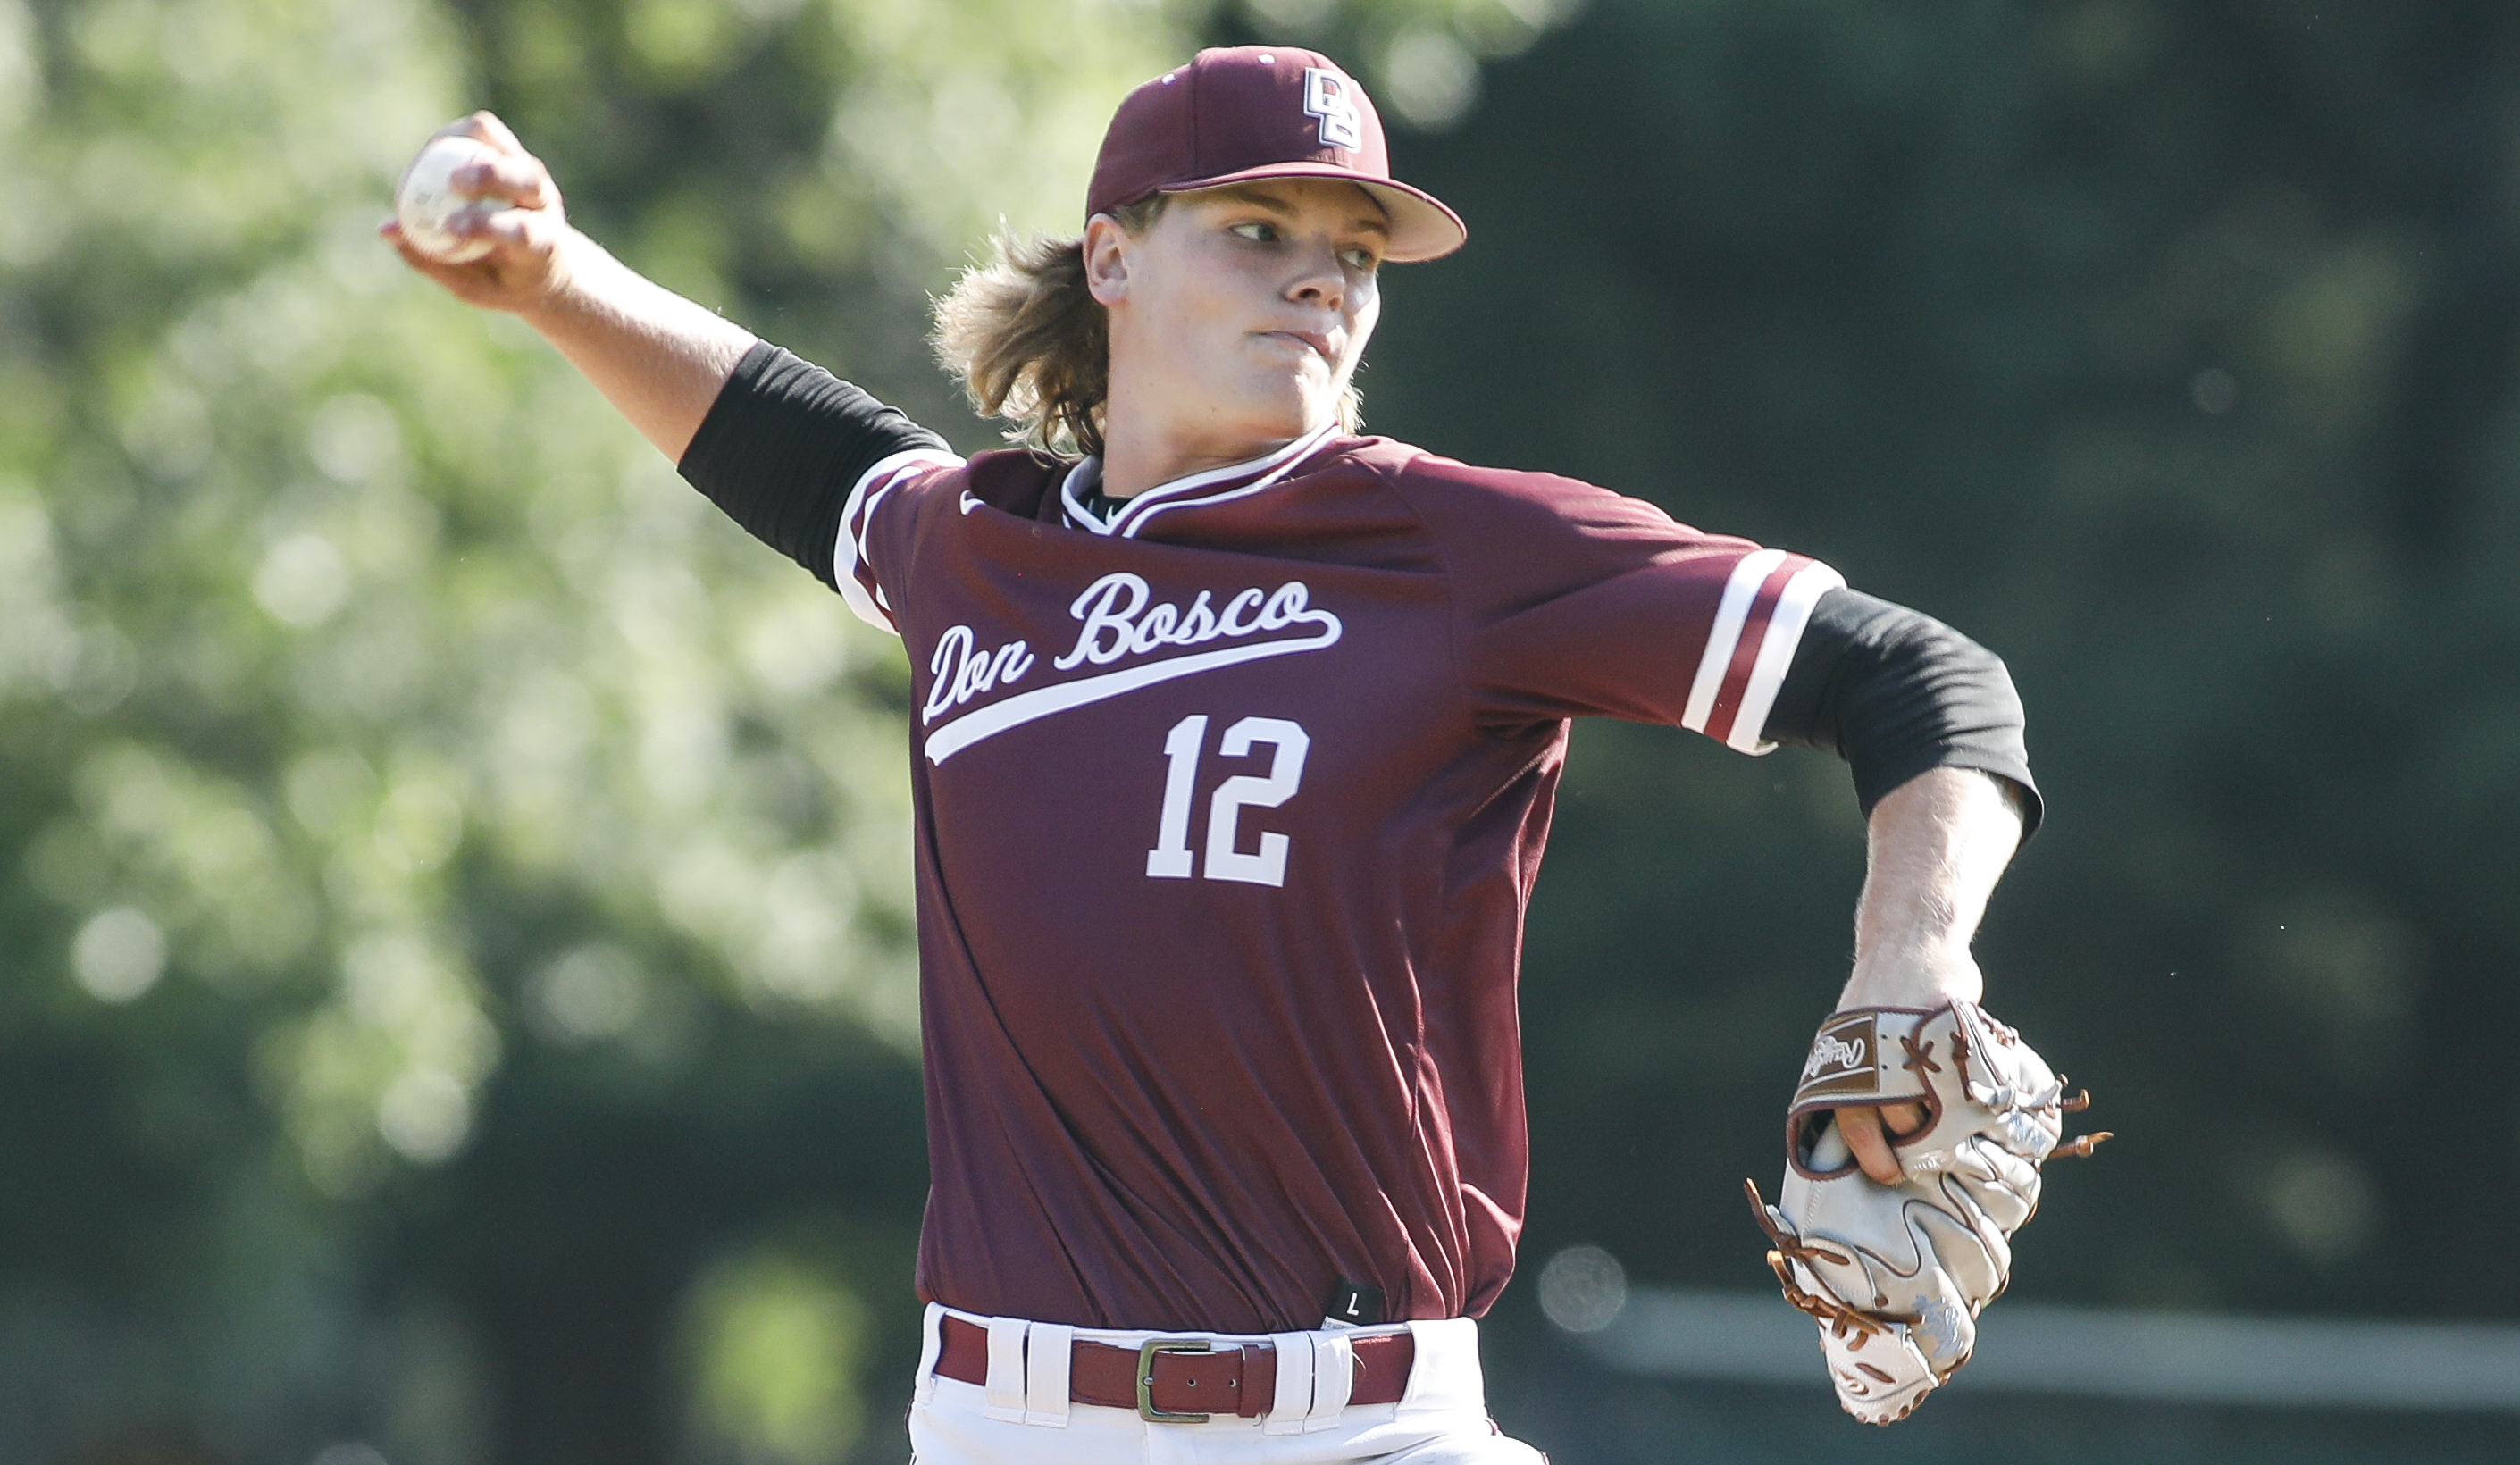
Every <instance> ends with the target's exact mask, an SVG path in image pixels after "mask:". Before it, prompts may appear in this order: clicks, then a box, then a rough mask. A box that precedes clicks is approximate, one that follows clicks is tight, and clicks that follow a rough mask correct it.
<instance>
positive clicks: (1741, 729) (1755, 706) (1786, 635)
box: [1724, 559, 1846, 758]
mask: <svg viewBox="0 0 2520 1465" xmlns="http://www.w3.org/2000/svg"><path fill="white" fill-rule="evenodd" d="M1845 584H1846V577H1845V576H1844V575H1841V574H1839V573H1838V572H1837V571H1835V570H1833V569H1830V568H1829V567H1828V566H1827V565H1824V564H1823V563H1821V562H1820V561H1819V560H1817V559H1815V560H1813V561H1812V562H1811V563H1809V564H1807V565H1804V566H1803V567H1802V568H1801V569H1800V570H1797V571H1796V572H1795V573H1794V577H1793V578H1792V579H1790V580H1788V581H1786V582H1785V588H1784V590H1783V591H1782V592H1781V593H1780V594H1779V595H1778V597H1777V604H1776V608H1775V609H1773V610H1771V611H1770V612H1768V625H1767V631H1766V634H1765V635H1763V636H1762V637H1761V638H1760V641H1759V657H1758V660H1757V661H1755V662H1753V663H1752V664H1751V667H1750V685H1749V686H1748V687H1746V688H1743V689H1742V692H1741V710H1740V712H1739V713H1737V714H1735V715H1734V717H1733V733H1732V735H1731V736H1729V737H1727V738H1726V739H1725V740H1724V743H1725V746H1727V747H1730V748H1733V749H1734V750H1736V751H1739V752H1743V753H1747V754H1749V755H1750V756H1752V757H1754V758H1755V757H1758V756H1760V755H1761V754H1764V753H1772V752H1775V751H1776V748H1777V745H1776V744H1775V743H1773V742H1768V741H1765V740H1764V739H1763V738H1762V737H1761V735H1760V734H1761V733H1764V732H1765V731H1766V730H1767V726H1768V713H1769V712H1770V711H1771V710H1773V709H1774V708H1775V707H1776V705H1777V692H1778V689H1779V688H1782V687H1783V686H1784V685H1785V672H1786V670H1787V669H1788V668H1790V667H1791V666H1792V665H1793V664H1794V649H1795V647H1797V646H1799V645H1801V644H1802V639H1803V627H1804V626H1806V625H1808V624H1810V622H1811V613H1812V606H1813V605H1815V604H1817V603H1818V602H1819V600H1820V598H1821V597H1823V596H1824V595H1826V594H1828V593H1829V592H1830V591H1832V590H1836V589H1838V588H1840V587H1842V586H1844V585H1845ZM1728 588H1729V587H1728Z"/></svg>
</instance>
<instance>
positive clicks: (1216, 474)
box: [1058, 418, 1339, 539]
mask: <svg viewBox="0 0 2520 1465" xmlns="http://www.w3.org/2000/svg"><path fill="white" fill-rule="evenodd" d="M1338 431H1339V422H1338V420H1337V419H1336V418H1332V419H1331V420H1330V421H1328V422H1324V423H1322V424H1321V425H1320V426H1318V427H1316V428H1314V429H1313V430H1312V431H1310V432H1307V433H1305V434H1304V435H1303V436H1301V437H1299V438H1296V439H1295V440H1294V441H1293V442H1290V443H1288V444H1286V445H1285V446H1284V447H1283V448H1279V449H1276V450H1275V451H1273V452H1269V453H1264V454H1262V455H1261V456H1259V457H1257V458H1254V459H1251V460H1249V461H1248V462H1245V463H1237V464H1231V465H1228V466H1225V467H1221V468H1209V469H1207V470H1206V471H1204V472H1198V473H1191V474H1189V475H1187V476H1185V477H1180V478H1175V479H1173V480H1172V481H1171V482H1168V483H1159V484H1157V485H1155V486H1154V487H1153V488H1150V489H1148V490H1146V491H1145V492H1143V493H1141V494H1139V495H1138V496H1137V497H1135V498H1133V499H1131V500H1129V501H1128V502H1127V503H1126V504H1123V505H1121V506H1120V508H1119V509H1118V510H1117V511H1115V512H1113V513H1112V515H1111V516H1110V517H1109V518H1108V519H1101V518H1097V517H1095V516H1094V515H1093V514H1091V513H1089V512H1087V511H1086V509H1085V494H1086V492H1087V491H1088V490H1090V489H1092V488H1093V487H1094V485H1095V484H1097V483H1100V482H1102V459H1100V458H1088V459H1086V460H1085V461H1084V462H1082V463H1080V464H1078V465H1077V466H1074V467H1072V468H1070V469H1068V470H1067V478H1066V481H1065V482H1063V483H1061V484H1060V485H1059V487H1058V498H1059V503H1060V505H1061V507H1063V508H1064V509H1065V510H1066V511H1067V521H1068V522H1069V523H1070V524H1072V525H1074V526H1076V527H1077V528H1080V529H1087V530H1091V531H1092V532H1094V533H1096V534H1106V535H1107V534H1117V535H1119V536H1120V537H1121V538H1123V539H1135V538H1137V537H1138V531H1139V530H1141V529H1144V528H1145V527H1147V521H1148V519H1151V518H1153V517H1154V516H1155V515H1156V514H1159V513H1161V512H1163V511H1165V510H1167V509H1187V508H1190V507H1192V506H1193V505H1198V504H1222V503H1224V502H1225V501H1227V500H1228V499H1238V498H1241V497H1242V496H1243V495H1245V494H1256V493H1258V492H1259V491H1260V490H1262V489H1264V488H1267V487H1268V486H1270V485H1271V484H1273V483H1276V482H1277V481H1278V480H1279V479H1281V478H1283V477H1285V476H1286V475H1287V474H1288V473H1291V472H1293V471H1294V470H1295V468H1296V466H1297V465H1299V464H1301V463H1302V462H1303V461H1304V460H1305V459H1306V458H1309V457H1311V456H1312V453H1313V450H1314V449H1316V448H1318V447H1320V446H1321V445H1322V444H1323V443H1325V442H1328V440H1329V439H1330V438H1331V437H1333V436H1335V435H1336V434H1337V432H1338ZM1254 472H1257V473H1259V474H1260V476H1259V477H1257V478H1254V479H1252V480H1251V481H1250V482H1248V483H1237V484H1236V485H1235V486H1234V487H1233V488H1229V489H1227V490H1225V491H1224V492H1222V493H1213V494H1206V495H1203V496H1201V497H1198V498H1188V497H1185V495H1189V494H1193V493H1196V492H1197V491H1198V490H1199V489H1202V488H1206V487H1208V486H1210V485H1212V484H1217V483H1224V482H1230V481H1232V480H1235V479H1238V478H1242V477H1244V476H1246V475H1248V474H1251V473H1254Z"/></svg>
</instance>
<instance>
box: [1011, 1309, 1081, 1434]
mask: <svg viewBox="0 0 2520 1465" xmlns="http://www.w3.org/2000/svg"><path fill="white" fill-rule="evenodd" d="M1075 1344H1076V1329H1075V1328H1073V1327H1071V1326H1069V1325H1068V1324H1066V1323H1063V1322H1036V1323H1034V1324H1032V1325H1031V1326H1030V1327H1029V1328H1026V1329H1025V1330H1024V1410H1023V1422H1024V1423H1026V1424H1041V1425H1048V1426H1049V1427H1050V1428H1052V1429H1055V1430H1063V1429H1065V1428H1067V1404H1068V1398H1067V1368H1068V1364H1069V1363H1070V1362H1072V1361H1074V1358H1075V1354H1074V1351H1073V1350H1074V1348H1075Z"/></svg>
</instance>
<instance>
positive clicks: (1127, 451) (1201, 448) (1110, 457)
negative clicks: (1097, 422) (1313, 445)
mask: <svg viewBox="0 0 2520 1465" xmlns="http://www.w3.org/2000/svg"><path fill="white" fill-rule="evenodd" d="M1132 425H1133V424H1130V423H1128V422H1127V421H1126V419H1124V418H1123V419H1118V420H1115V421H1113V422H1111V424H1110V425H1109V426H1108V427H1106V428H1105V429H1104V432H1103V443H1102V483H1101V485H1100V487H1101V490H1102V496H1103V497H1104V498H1106V499H1134V498H1136V497H1137V496H1138V495H1140V494H1142V493H1145V492H1146V491H1147V490H1148V489H1150V488H1160V487H1162V486H1163V485H1164V484H1167V483H1170V482H1172V481H1173V480H1174V479H1176V478H1187V477H1189V476H1190V475H1191V474H1193V473H1203V472H1206V471H1207V470H1208V469H1210V468H1222V467H1232V466H1234V465H1236V464H1238V463H1249V462H1250V461H1252V460H1253V459H1255V458H1266V457H1268V456H1269V455H1270V454H1271V453H1274V452H1276V451H1277V450H1278V449H1280V448H1283V447H1284V446H1285V445H1286V444H1288V443H1290V442H1293V441H1294V440H1295V439H1296V438H1297V437H1300V436H1302V435H1303V434H1302V433H1301V432H1297V433H1266V432H1262V433H1257V434H1255V433H1252V432H1248V431H1244V432H1231V431H1213V430H1211V431H1196V430H1165V429H1162V428H1153V429H1149V428H1146V427H1138V428H1137V429H1136V430H1134V431H1133V430H1131V426H1132ZM1306 430H1310V429H1306Z"/></svg>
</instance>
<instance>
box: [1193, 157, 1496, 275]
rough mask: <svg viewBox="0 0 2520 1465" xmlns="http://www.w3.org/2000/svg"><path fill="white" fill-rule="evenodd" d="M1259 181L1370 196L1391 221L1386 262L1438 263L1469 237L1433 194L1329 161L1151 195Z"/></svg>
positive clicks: (1249, 171) (1269, 167)
mask: <svg viewBox="0 0 2520 1465" xmlns="http://www.w3.org/2000/svg"><path fill="white" fill-rule="evenodd" d="M1264 178H1336V179H1339V180H1340V181H1342V182H1346V183H1353V184H1355V185H1356V186H1358V187H1359V188H1362V189H1364V190H1365V191H1366V192H1367V193H1369V194H1372V195H1373V198H1374V201H1376V202H1378V203H1380V204H1381V205H1382V208H1383V212H1385V213H1386V214H1388V215H1390V217H1391V240H1390V243H1389V244H1386V245H1385V246H1384V248H1383V251H1382V257H1383V258H1384V259H1385V260H1386V261H1388V262H1390V263H1392V264H1417V263H1418V262H1419V261H1421V260H1428V259H1441V258H1442V257H1444V256H1445V255H1447V254H1450V253H1452V252H1453V251H1454V250H1456V249H1458V248H1460V247H1462V245H1463V243H1465V242H1466V241H1467V240H1468V239H1469V237H1470V227H1469V226H1468V225H1467V224H1464V223H1463V222H1462V216H1461V215H1460V214H1457V213H1455V212H1453V210H1452V209H1451V208H1449V207H1447V206H1445V203H1444V200H1441V199H1438V198H1436V197H1435V196H1434V195H1433V194H1430V193H1427V192H1426V191H1425V190H1423V189H1417V188H1411V187H1410V186H1409V185H1408V184H1405V183H1396V182H1394V181H1392V180H1391V179H1388V178H1376V177H1373V175H1371V174H1368V173H1360V172H1358V171H1356V170H1355V169H1354V168H1343V167H1340V166H1339V165H1338V164H1336V163H1332V162H1310V161H1306V162H1273V163H1269V164H1266V165H1264V166H1261V167H1256V168H1244V169H1242V170H1241V171H1239V172H1235V173H1221V174H1219V175H1217V176H1216V177H1214V178H1201V179H1198V180H1197V181H1195V182H1193V183H1176V184H1171V185H1168V186H1166V187H1164V188H1161V189H1158V190H1157V191H1156V192H1158V193H1166V194H1194V193H1198V192H1200V191H1201V190H1204V189H1211V188H1231V187H1233V186H1234V185H1235V184H1238V183H1257V182H1259V181H1261V180H1262V179H1264Z"/></svg>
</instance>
